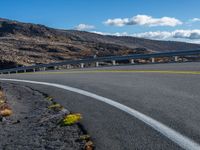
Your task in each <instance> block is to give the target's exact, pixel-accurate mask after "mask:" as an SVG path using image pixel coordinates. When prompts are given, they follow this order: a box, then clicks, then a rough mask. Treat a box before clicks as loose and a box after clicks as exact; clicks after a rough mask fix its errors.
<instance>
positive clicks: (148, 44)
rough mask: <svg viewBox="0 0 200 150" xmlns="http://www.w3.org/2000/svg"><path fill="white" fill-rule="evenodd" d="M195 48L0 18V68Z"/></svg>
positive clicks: (194, 45) (178, 43)
mask: <svg viewBox="0 0 200 150" xmlns="http://www.w3.org/2000/svg"><path fill="white" fill-rule="evenodd" d="M197 48H200V45H197V44H189V43H183V42H169V41H155V40H147V39H142V38H135V37H117V36H103V35H99V34H95V33H89V32H83V31H75V30H58V29H53V28H49V27H46V26H43V25H37V24H30V23H21V22H17V21H11V20H7V19H0V60H1V61H0V68H1V69H3V68H10V67H16V66H21V65H33V64H40V63H50V62H59V61H65V60H68V59H77V58H87V57H92V56H94V55H97V56H99V57H101V56H110V55H127V54H140V53H152V52H155V51H165V50H190V49H197Z"/></svg>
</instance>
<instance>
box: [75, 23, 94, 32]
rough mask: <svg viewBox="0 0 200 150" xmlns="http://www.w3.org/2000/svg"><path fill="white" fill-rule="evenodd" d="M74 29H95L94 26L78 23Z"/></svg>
mask: <svg viewBox="0 0 200 150" xmlns="http://www.w3.org/2000/svg"><path fill="white" fill-rule="evenodd" d="M75 29H76V30H81V31H84V30H92V29H95V26H93V25H88V24H79V25H78V26H76V27H75Z"/></svg>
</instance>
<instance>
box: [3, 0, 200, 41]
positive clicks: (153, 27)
mask: <svg viewBox="0 0 200 150" xmlns="http://www.w3.org/2000/svg"><path fill="white" fill-rule="evenodd" d="M199 6H200V0H166V1H164V0H1V3H0V17H1V18H8V19H13V20H18V21H22V22H31V23H37V24H44V25H47V26H50V27H54V28H61V29H78V30H87V31H91V32H98V33H100V34H113V35H130V36H138V37H144V38H151V39H163V40H179V41H187V42H197V43H199V42H200V9H199ZM166 17H167V18H166ZM109 19H110V20H109Z"/></svg>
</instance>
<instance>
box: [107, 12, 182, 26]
mask: <svg viewBox="0 0 200 150" xmlns="http://www.w3.org/2000/svg"><path fill="white" fill-rule="evenodd" d="M104 23H105V24H106V25H113V26H118V27H122V26H125V25H145V26H150V27H153V26H171V27H174V26H177V25H181V24H183V23H182V22H181V21H180V20H178V19H176V18H171V17H162V18H153V17H152V16H147V15H137V16H134V17H132V18H115V19H108V20H106V21H105V22H104Z"/></svg>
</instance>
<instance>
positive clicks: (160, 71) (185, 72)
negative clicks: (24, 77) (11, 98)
mask: <svg viewBox="0 0 200 150" xmlns="http://www.w3.org/2000/svg"><path fill="white" fill-rule="evenodd" d="M84 73H157V74H189V75H200V71H175V70H85V71H84V70H82V71H65V72H48V71H47V72H35V73H32V72H31V73H22V74H39V75H40V74H45V75H46V74H84Z"/></svg>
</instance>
